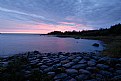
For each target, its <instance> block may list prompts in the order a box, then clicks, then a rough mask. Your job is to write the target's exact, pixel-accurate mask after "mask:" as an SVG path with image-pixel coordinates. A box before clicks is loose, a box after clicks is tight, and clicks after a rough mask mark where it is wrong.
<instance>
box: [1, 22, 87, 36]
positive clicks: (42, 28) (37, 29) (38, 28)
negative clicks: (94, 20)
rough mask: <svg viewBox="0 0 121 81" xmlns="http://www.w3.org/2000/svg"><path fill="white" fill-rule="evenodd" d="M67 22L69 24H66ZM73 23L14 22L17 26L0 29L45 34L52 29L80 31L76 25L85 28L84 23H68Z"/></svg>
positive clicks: (11, 31) (8, 31) (7, 31)
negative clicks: (33, 23) (34, 23)
mask: <svg viewBox="0 0 121 81" xmlns="http://www.w3.org/2000/svg"><path fill="white" fill-rule="evenodd" d="M68 24H69V25H68ZM70 24H73V23H66V22H64V25H51V24H39V25H31V24H16V25H15V26H17V27H18V28H15V29H8V30H6V29H1V33H32V34H47V33H49V32H52V31H62V32H64V31H73V30H76V31H80V30H79V29H78V27H76V26H83V27H81V28H83V29H86V26H84V25H79V24H77V25H70ZM83 29H82V30H83Z"/></svg>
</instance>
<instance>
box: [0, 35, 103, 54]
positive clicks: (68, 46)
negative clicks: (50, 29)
mask: <svg viewBox="0 0 121 81" xmlns="http://www.w3.org/2000/svg"><path fill="white" fill-rule="evenodd" d="M93 43H99V41H97V40H85V39H74V38H58V37H52V36H43V35H41V36H40V35H6V34H1V35H0V55H10V54H16V53H21V52H26V51H33V50H38V51H40V52H91V51H95V50H102V49H103V47H102V45H100V47H98V48H97V47H93V46H92V44H93Z"/></svg>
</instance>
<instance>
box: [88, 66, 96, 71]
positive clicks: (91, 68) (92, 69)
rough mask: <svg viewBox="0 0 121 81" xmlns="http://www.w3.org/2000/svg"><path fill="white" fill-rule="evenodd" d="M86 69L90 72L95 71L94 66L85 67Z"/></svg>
mask: <svg viewBox="0 0 121 81" xmlns="http://www.w3.org/2000/svg"><path fill="white" fill-rule="evenodd" d="M86 69H87V70H88V71H90V72H95V70H96V67H87V68H86Z"/></svg>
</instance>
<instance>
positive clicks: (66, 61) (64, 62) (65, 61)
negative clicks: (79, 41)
mask: <svg viewBox="0 0 121 81" xmlns="http://www.w3.org/2000/svg"><path fill="white" fill-rule="evenodd" d="M68 62H69V60H63V61H61V63H62V64H66V63H68Z"/></svg>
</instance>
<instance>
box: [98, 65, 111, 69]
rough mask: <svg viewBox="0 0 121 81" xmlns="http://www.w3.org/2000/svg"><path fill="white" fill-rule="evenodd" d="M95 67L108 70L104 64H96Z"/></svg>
mask: <svg viewBox="0 0 121 81" xmlns="http://www.w3.org/2000/svg"><path fill="white" fill-rule="evenodd" d="M97 67H98V68H100V69H103V70H104V69H109V66H108V65H105V64H97Z"/></svg>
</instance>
